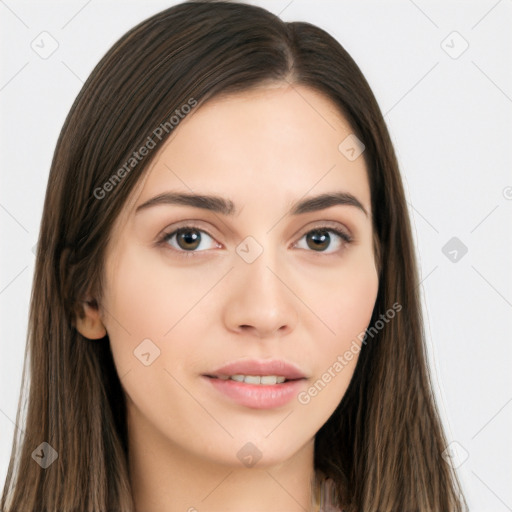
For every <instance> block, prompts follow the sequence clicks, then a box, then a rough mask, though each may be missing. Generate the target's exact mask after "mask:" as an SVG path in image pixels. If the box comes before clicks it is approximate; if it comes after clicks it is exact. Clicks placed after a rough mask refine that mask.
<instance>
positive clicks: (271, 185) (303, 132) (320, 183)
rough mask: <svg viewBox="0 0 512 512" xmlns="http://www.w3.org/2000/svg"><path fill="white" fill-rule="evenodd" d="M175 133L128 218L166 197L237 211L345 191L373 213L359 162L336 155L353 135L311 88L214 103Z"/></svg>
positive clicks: (277, 89)
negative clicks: (189, 197)
mask: <svg viewBox="0 0 512 512" xmlns="http://www.w3.org/2000/svg"><path fill="white" fill-rule="evenodd" d="M174 130H175V131H174V132H173V134H172V135H171V136H170V137H169V139H168V140H167V141H166V142H165V144H164V145H163V146H162V147H161V148H160V149H158V154H157V155H156V158H155V159H154V161H153V162H152V164H151V166H150V168H149V169H148V171H147V172H146V174H145V176H144V177H143V178H142V179H141V181H140V183H139V184H138V186H137V192H136V198H135V199H134V200H133V201H132V204H131V208H130V211H131V212H133V211H134V209H135V208H136V207H137V206H138V205H140V204H141V203H143V202H144V201H147V200H148V199H149V198H151V197H153V196H155V195H157V194H160V193H162V192H165V191H170V190H171V191H173V190H174V191H176V190H177V191H182V192H189V193H191V192H194V193H209V194H215V195H222V196H224V197H226V198H229V199H232V200H233V201H234V202H235V204H236V205H241V206H245V204H250V203H251V202H254V201H257V200H260V201H261V200H263V198H266V199H267V200H268V201H269V202H268V204H269V206H271V205H278V204H281V205H282V204H284V203H291V202H294V201H296V200H297V199H299V198H300V197H303V196H305V195H308V192H309V191H311V194H315V195H316V194H319V193H323V192H327V191H332V190H336V191H338V190H344V191H347V192H350V193H352V194H353V195H355V196H356V197H358V199H359V200H360V201H361V202H362V203H363V204H364V206H365V208H366V209H367V210H368V211H370V192H369V185H368V179H367V169H366V165H365V162H364V159H363V156H362V155H361V156H360V157H359V158H356V159H353V160H350V159H348V158H347V157H346V156H345V154H344V153H343V151H342V150H341V149H340V147H341V148H342V149H343V148H344V144H345V143H344V141H346V140H347V137H352V136H353V135H352V129H351V127H350V125H349V123H348V121H347V120H346V119H345V118H344V117H343V115H342V114H341V112H340V111H339V109H338V108H337V106H336V105H335V104H334V103H333V102H332V101H331V100H330V99H328V98H327V97H325V96H324V95H322V94H321V93H319V92H317V91H315V90H313V89H311V88H308V87H304V86H298V85H293V86H292V85H289V84H285V85H282V84H281V85H277V86H265V87H262V88H258V89H254V90H249V91H244V92H241V93H236V94H229V95H224V96H219V97H215V98H213V99H211V100H209V101H208V102H206V103H205V104H203V105H201V106H200V107H196V109H195V110H193V111H192V112H191V113H190V114H189V115H188V116H187V117H186V118H185V119H183V120H182V121H181V122H180V124H179V125H178V126H177V127H176V128H175V129H174ZM348 140H350V138H349V139H348ZM340 144H341V146H340ZM272 215H275V212H273V214H272Z"/></svg>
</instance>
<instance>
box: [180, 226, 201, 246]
mask: <svg viewBox="0 0 512 512" xmlns="http://www.w3.org/2000/svg"><path fill="white" fill-rule="evenodd" d="M176 240H177V242H178V244H179V246H180V248H181V249H185V250H187V249H188V250H190V249H197V247H198V245H199V244H200V243H201V235H200V234H199V231H198V230H197V229H190V228H183V229H178V232H177V234H176ZM182 242H185V246H183V245H182ZM187 244H192V245H193V247H190V245H187Z"/></svg>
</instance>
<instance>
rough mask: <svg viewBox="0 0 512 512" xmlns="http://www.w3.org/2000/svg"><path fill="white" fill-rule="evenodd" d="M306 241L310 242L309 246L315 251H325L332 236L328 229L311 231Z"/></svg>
mask: <svg viewBox="0 0 512 512" xmlns="http://www.w3.org/2000/svg"><path fill="white" fill-rule="evenodd" d="M306 243H307V244H308V247H309V248H311V249H313V250H314V251H316V250H320V251H323V250H324V249H327V248H328V247H329V244H330V243H331V237H330V236H329V233H328V232H327V231H326V230H324V231H320V230H317V231H310V232H309V233H307V234H306Z"/></svg>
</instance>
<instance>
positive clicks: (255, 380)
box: [244, 375, 262, 384]
mask: <svg viewBox="0 0 512 512" xmlns="http://www.w3.org/2000/svg"><path fill="white" fill-rule="evenodd" d="M261 378H262V377H259V376H257V375H246V376H245V378H244V382H247V384H259V383H260V380H261Z"/></svg>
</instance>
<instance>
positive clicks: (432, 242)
mask: <svg viewBox="0 0 512 512" xmlns="http://www.w3.org/2000/svg"><path fill="white" fill-rule="evenodd" d="M173 3H176V2H169V1H168V2H163V1H158V2H157V1H153V2H140V1H137V2H135V1H131V2H125V1H123V2H121V1H108V2H107V1H101V2H100V1H99V0H89V1H86V0H81V1H74V0H73V1H69V0H66V1H62V2H44V1H43V2H31V3H29V2H19V1H15V0H2V1H0V31H1V32H0V33H1V36H0V37H1V46H0V52H1V61H2V67H1V72H0V73H1V74H0V109H1V133H0V144H1V163H0V168H1V175H0V176H1V177H0V180H1V181H0V236H1V238H0V240H1V246H0V247H1V253H0V254H1V261H0V312H1V320H0V321H1V323H0V484H2V485H3V482H4V480H5V475H6V471H7V465H8V459H9V455H10V448H11V442H12V435H13V432H14V425H15V423H14V422H15V418H16V409H17V404H18V395H19V391H20V383H21V371H22V363H23V356H24V351H25V337H26V324H27V315H28V301H29V296H30V289H31V280H32V274H33V270H34V254H33V252H32V248H33V247H34V245H35V244H36V241H37V235H38V229H39V223H40V218H41V213H42V205H43V199H44V193H45V188H46V181H47V178H48V172H49V168H50V163H51V158H52V154H53V150H54V148H55V144H56V141H57V137H58V134H59V132H60V129H61V127H62V124H63V122H64V119H65V116H66V114H67V113H68V111H69V109H70V107H71V104H72V102H73V100H74V99H75V97H76V95H77V93H78V92H79V90H80V88H81V86H82V83H83V82H84V80H85V79H86V78H87V76H88V75H89V73H90V72H91V71H92V69H93V67H94V66H95V64H96V63H97V62H98V61H99V60H100V58H101V57H102V56H103V55H104V54H105V52H106V51H107V50H108V49H109V48H110V46H111V45H112V44H113V43H114V42H115V41H116V40H117V39H118V38H119V37H121V36H122V35H123V34H124V33H125V32H126V31H127V30H128V29H130V28H131V27H132V26H134V25H135V24H137V23H138V22H140V21H142V20H143V19H145V18H147V17H149V16H150V15H152V14H154V13H156V12H158V11H161V10H163V9H164V8H166V7H168V6H170V5H172V4H173ZM251 3H254V4H256V5H261V6H263V7H266V8H268V9H269V10H271V11H272V12H274V13H276V14H279V15H280V16H281V17H282V18H283V19H284V20H285V21H309V22H311V23H314V24H316V25H318V26H320V27H322V28H324V29H326V30H327V31H328V32H330V33H331V34H332V35H333V36H334V37H336V39H338V41H340V43H341V44H342V45H343V46H344V47H345V48H346V50H347V51H348V52H349V53H350V54H351V56H352V57H353V58H354V59H355V61H356V62H357V63H358V65H359V66H360V68H361V70H362V71H363V73H364V74H365V76H366V78H367V80H368V81H369V83H370V86H371V87H372V89H373V91H374V93H375V96H376V97H377V100H378V102H379V105H380V107H381V109H382V111H383V113H384V114H385V119H386V122H387V124H388V127H389V130H390V132H391V135H392V139H393V142H394V144H395V148H396V151H397V154H398V158H399V162H400V166H401V172H402V175H403V179H404V181H405V186H406V191H407V196H408V201H409V205H410V208H411V215H412V220H413V226H414V236H415V241H416V245H417V248H418V253H419V258H420V268H421V275H422V281H421V285H420V286H421V290H422V294H423V301H424V310H425V319H426V320H425V321H426V326H425V327H426V332H427V342H428V349H429V356H430V359H431V365H432V371H433V375H434V381H435V382H434V384H435V388H436V389H435V391H436V394H437V397H438V402H439V406H440V409H441V412H442V415H443V420H444V422H445V427H446V432H447V435H448V438H449V441H451V442H455V443H456V444H454V445H452V447H453V448H454V451H453V452H452V453H453V454H454V455H455V457H454V463H455V464H456V465H457V464H461V465H460V466H459V469H458V471H459V475H460V478H461V480H462V483H463V486H464V490H465V493H466V496H467V498H468V500H469V504H470V508H471V510H472V511H475V512H483V511H492V512H505V511H507V510H509V511H512V487H511V485H510V482H512V457H511V454H512V453H511V445H512V437H511V436H510V432H511V431H512V429H511V425H512V403H511V402H512V386H511V383H512V376H511V372H510V371H509V367H510V364H511V362H512V358H511V353H512V349H511V346H510V339H511V337H510V331H511V328H512V314H511V313H512V271H511V262H512V260H511V258H510V256H511V253H512V251H511V248H512V229H511V222H510V220H511V217H512V215H511V214H512V173H511V169H512V166H511V163H512V153H511V151H510V146H511V143H512V137H511V135H512V99H511V98H512V71H511V67H510V62H512V59H511V53H512V31H511V30H510V27H511V26H512V3H511V1H510V0H500V1H496V0H491V1H487V0H486V1H479V2H475V1H472V2H469V1H466V2H460V1H459V2H454V1H451V2H447V1H436V2H427V1H425V0H421V1H420V0H415V1H414V2H413V1H411V0H400V1H398V0H397V1H388V2H382V1H380V2H377V1H372V2H368V1H365V2H361V1H359V2H357V1H337V2H334V1H323V2H313V1H310V2H306V1H301V0H292V1H291V2H290V0H284V1H281V0H279V1H277V0H276V1H272V2H271V1H265V2H262V1H259V2H256V1H254V2H251ZM43 31H47V32H48V33H49V34H51V36H52V37H53V38H54V39H55V40H56V41H57V42H58V45H59V46H58V48H57V50H56V51H55V52H54V53H53V54H52V55H51V56H49V57H48V58H47V59H43V58H41V57H40V56H39V55H38V54H37V53H36V52H35V51H34V50H33V49H32V48H31V43H32V41H34V40H36V42H37V41H38V39H37V38H38V36H39V34H40V33H41V32H43ZM454 31H456V32H458V33H459V34H460V36H461V37H459V36H457V35H454V34H452V33H453V32H454ZM45 37H46V36H45ZM461 38H463V39H464V40H465V41H467V43H468V44H469V47H468V48H467V50H466V51H464V52H463V53H462V54H461V55H458V53H459V52H460V51H461V50H462V49H463V48H464V45H465V43H464V41H463V39H461ZM443 41H444V43H443ZM447 52H449V53H450V52H451V54H452V56H450V55H449V54H448V53H447ZM453 56H457V58H452V57H453ZM452 237H457V238H458V239H460V241H461V242H462V243H464V244H465V246H467V248H468V252H467V253H466V254H465V255H464V256H462V257H460V254H461V253H460V252H459V253H458V254H459V259H458V260H457V261H456V262H453V261H451V260H450V259H449V258H448V257H447V256H445V254H444V253H443V252H442V248H443V247H444V245H445V244H446V243H447V242H448V240H450V239H451V238H452ZM507 431H508V432H509V434H508V435H506V432H507ZM41 441H44V440H43V439H41ZM466 457H467V458H466ZM464 459H465V460H464Z"/></svg>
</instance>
